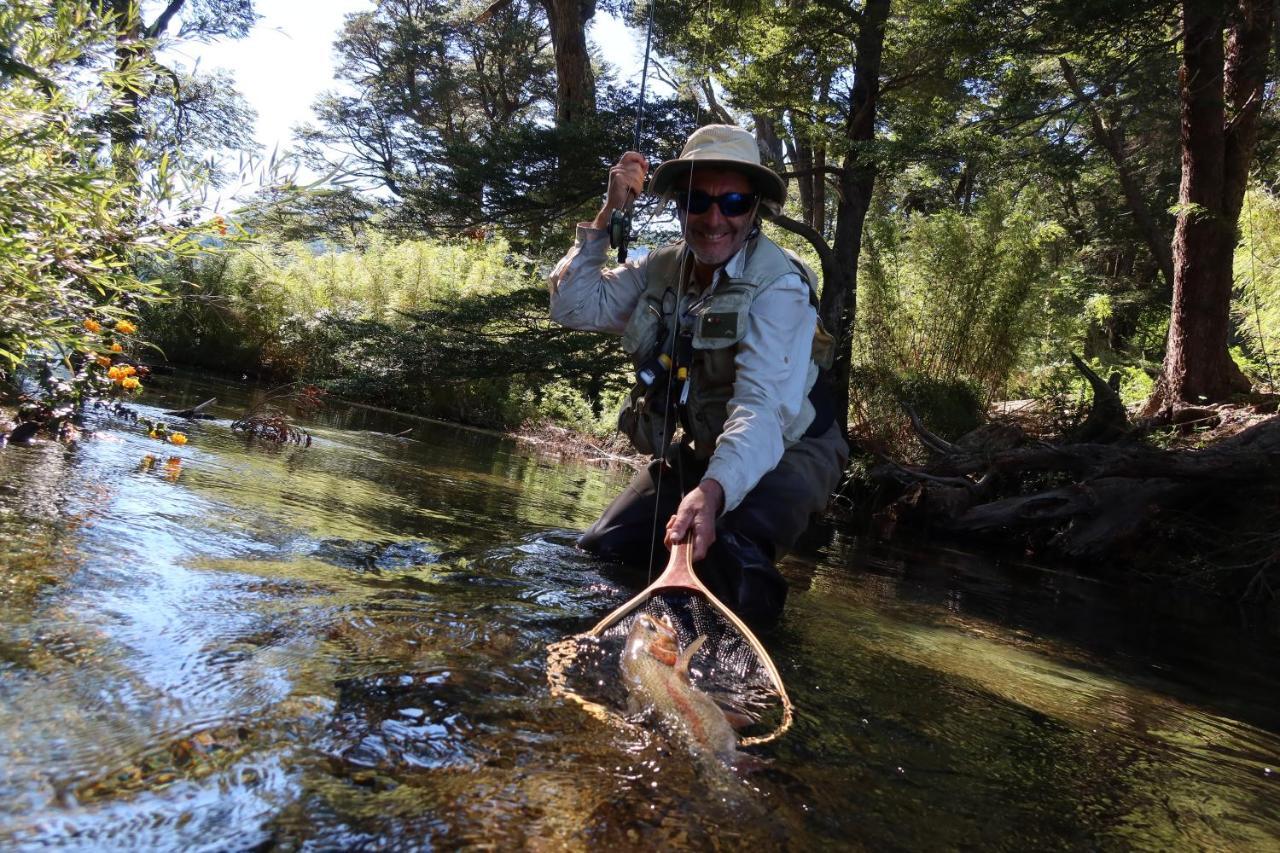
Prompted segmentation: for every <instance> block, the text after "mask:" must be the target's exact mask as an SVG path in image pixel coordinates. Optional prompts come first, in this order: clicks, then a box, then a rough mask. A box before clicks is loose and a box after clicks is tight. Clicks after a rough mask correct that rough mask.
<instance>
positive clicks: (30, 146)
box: [0, 0, 195, 403]
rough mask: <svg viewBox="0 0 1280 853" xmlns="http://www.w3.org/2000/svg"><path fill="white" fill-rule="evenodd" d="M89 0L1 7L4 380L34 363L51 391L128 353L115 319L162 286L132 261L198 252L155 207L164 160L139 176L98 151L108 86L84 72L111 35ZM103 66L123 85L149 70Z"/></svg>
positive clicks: (77, 390) (50, 398) (71, 389)
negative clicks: (128, 176)
mask: <svg viewBox="0 0 1280 853" xmlns="http://www.w3.org/2000/svg"><path fill="white" fill-rule="evenodd" d="M95 9H96V4H91V3H75V2H57V3H55V2H48V0H27V1H26V2H15V3H5V4H3V5H0V44H3V45H4V46H5V50H6V52H7V58H6V67H5V69H4V70H5V78H4V83H3V85H2V86H0V382H3V383H5V384H7V385H10V386H12V385H14V384H15V382H16V380H17V378H18V375H19V372H20V371H21V370H22V369H23V368H24V365H26V366H29V367H30V368H32V370H31V373H32V375H33V376H34V377H35V378H36V379H37V380H39V382H40V383H41V385H42V390H41V394H42V396H43V397H44V399H45V401H46V403H53V402H56V401H62V402H78V401H80V400H82V399H83V397H84V396H85V394H86V393H89V392H90V391H91V390H92V389H94V388H103V387H106V386H108V385H109V383H108V382H107V380H106V378H105V370H106V367H107V366H109V364H110V362H111V360H112V359H118V358H121V357H122V356H129V355H134V354H136V353H137V351H138V349H139V345H138V344H137V343H136V340H137V339H136V337H135V336H134V334H133V333H132V332H131V331H130V332H126V331H124V330H128V329H131V328H132V324H130V323H128V318H130V317H132V316H133V312H134V311H135V310H136V309H137V308H138V307H139V305H141V304H143V303H145V302H146V301H148V300H150V299H153V298H155V296H156V295H157V291H156V289H155V288H154V287H153V286H152V285H151V284H149V283H146V282H144V281H142V280H141V279H140V278H139V277H138V276H137V275H135V273H134V272H133V269H134V267H133V264H135V263H136V262H138V260H139V259H140V258H145V257H151V256H157V255H161V254H163V255H166V256H169V257H175V258H177V257H189V256H190V255H191V254H192V253H193V252H194V251H195V246H194V245H193V244H192V243H191V242H190V241H189V239H188V234H187V233H185V232H184V231H181V230H177V229H174V228H172V227H169V226H167V225H166V224H164V223H163V221H162V216H161V209H160V206H161V205H162V204H165V203H167V202H171V201H173V198H172V194H171V191H170V188H169V177H170V176H169V174H168V171H167V165H166V161H162V162H161V163H160V167H159V169H158V170H157V171H156V173H155V174H153V175H151V176H150V178H149V180H148V181H147V182H146V183H145V185H143V186H139V185H136V184H134V183H132V182H130V181H128V180H125V179H121V178H119V177H118V176H117V175H116V173H115V172H113V170H112V169H111V168H110V167H109V166H108V165H107V164H106V163H104V160H103V157H102V155H103V151H104V144H105V140H104V136H103V131H102V127H103V123H102V114H103V113H106V112H108V111H109V110H111V109H112V108H113V105H112V104H111V103H110V101H109V89H110V88H111V87H109V86H104V85H102V82H103V80H102V79H99V80H97V81H96V84H95V83H94V82H93V77H94V75H95V74H97V75H99V76H100V77H101V78H105V76H106V74H107V73H108V72H107V71H105V70H104V69H103V68H102V67H101V65H100V64H99V59H98V58H99V57H101V56H102V55H103V54H102V51H103V50H105V49H109V48H110V47H111V46H113V45H114V44H115V43H116V42H115V39H116V33H115V31H114V30H113V29H112V28H111V27H110V26H108V25H107V24H105V23H103V22H102V20H101V19H100V18H99V17H98V16H97V15H96V14H95ZM107 55H110V54H109V53H108V54H107ZM110 73H111V74H112V75H113V77H112V83H111V85H112V86H114V87H117V88H118V87H127V86H130V85H134V84H138V80H137V79H135V76H140V75H143V74H144V73H146V70H145V68H144V67H143V65H142V63H139V64H138V66H137V67H135V68H133V69H132V70H130V71H124V72H121V71H112V72H110ZM113 153H114V154H115V155H116V156H117V157H123V156H126V155H124V154H123V153H122V152H120V151H116V152H113ZM122 321H124V323H123V325H122ZM144 331H145V330H144ZM117 348H118V350H117ZM116 351H119V352H120V353H122V355H116V354H114V353H115V352H116Z"/></svg>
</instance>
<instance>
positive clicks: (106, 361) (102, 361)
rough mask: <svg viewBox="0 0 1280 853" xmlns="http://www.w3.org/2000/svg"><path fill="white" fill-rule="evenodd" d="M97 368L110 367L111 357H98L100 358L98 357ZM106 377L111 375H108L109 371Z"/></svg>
mask: <svg viewBox="0 0 1280 853" xmlns="http://www.w3.org/2000/svg"><path fill="white" fill-rule="evenodd" d="M98 366H99V367H110V366H111V356H109V355H100V356H98ZM107 375H108V376H109V375H111V374H110V371H108V373H107Z"/></svg>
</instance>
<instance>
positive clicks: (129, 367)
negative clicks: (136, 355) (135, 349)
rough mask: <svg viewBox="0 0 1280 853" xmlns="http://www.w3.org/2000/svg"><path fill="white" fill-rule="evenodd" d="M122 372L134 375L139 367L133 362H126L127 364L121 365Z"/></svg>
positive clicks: (126, 374)
mask: <svg viewBox="0 0 1280 853" xmlns="http://www.w3.org/2000/svg"><path fill="white" fill-rule="evenodd" d="M120 372H121V373H123V374H124V375H125V376H133V375H134V374H135V373H137V372H138V368H136V367H134V366H133V365H132V364H125V365H121V367H120Z"/></svg>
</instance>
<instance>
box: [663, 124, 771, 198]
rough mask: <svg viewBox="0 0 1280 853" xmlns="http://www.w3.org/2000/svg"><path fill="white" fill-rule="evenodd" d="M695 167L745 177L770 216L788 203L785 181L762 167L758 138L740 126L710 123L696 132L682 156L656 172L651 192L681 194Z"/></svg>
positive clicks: (666, 163)
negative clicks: (675, 192) (730, 172)
mask: <svg viewBox="0 0 1280 853" xmlns="http://www.w3.org/2000/svg"><path fill="white" fill-rule="evenodd" d="M696 168H715V169H729V170H732V171H735V172H741V173H742V174H744V175H746V176H747V177H748V178H749V179H750V180H751V185H752V186H753V187H754V188H755V190H756V192H758V193H759V194H760V195H761V197H762V198H763V200H764V201H765V202H766V203H767V206H768V208H769V212H770V213H778V212H779V211H781V210H782V205H783V204H784V203H786V200H787V184H786V181H784V180H782V178H780V177H778V173H777V172H775V171H773V170H772V169H770V168H769V167H768V166H765V165H762V164H761V162H760V147H759V146H758V145H757V144H756V138H755V136H754V135H753V134H752V133H751V131H749V130H744V129H742V128H740V127H738V126H737V125H733V124H709V125H706V126H705V127H700V128H698V129H697V130H695V131H694V132H693V134H692V135H691V136H690V137H689V141H688V142H686V143H685V144H684V149H683V150H681V152H680V156H679V157H677V158H676V159H675V160H668V161H666V162H665V163H663V164H662V165H660V166H658V168H657V169H655V170H654V171H653V179H652V180H651V181H650V182H649V191H650V192H651V193H653V194H654V195H658V196H661V195H665V194H667V193H670V192H672V191H679V190H680V189H682V182H687V181H688V180H689V172H690V170H692V169H696Z"/></svg>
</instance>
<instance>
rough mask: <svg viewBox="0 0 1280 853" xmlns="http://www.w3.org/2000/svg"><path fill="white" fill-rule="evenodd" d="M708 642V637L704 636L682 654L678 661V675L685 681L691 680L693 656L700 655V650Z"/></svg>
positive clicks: (687, 647)
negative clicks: (690, 671)
mask: <svg viewBox="0 0 1280 853" xmlns="http://www.w3.org/2000/svg"><path fill="white" fill-rule="evenodd" d="M706 641H707V635H706V634H703V635H702V636H701V637H699V638H698V639H696V640H694V641H693V642H692V643H690V644H689V645H688V646H686V647H685V650H684V651H683V652H681V653H680V658H679V659H678V660H677V661H676V675H679V676H680V677H681V678H683V679H684V680H685V681H688V680H689V664H691V663H693V656H694V655H696V654H697V653H698V649H700V648H702V644H703V643H705V642H706Z"/></svg>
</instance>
